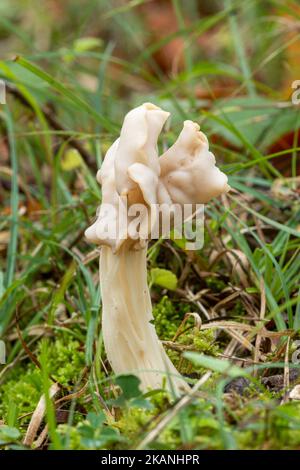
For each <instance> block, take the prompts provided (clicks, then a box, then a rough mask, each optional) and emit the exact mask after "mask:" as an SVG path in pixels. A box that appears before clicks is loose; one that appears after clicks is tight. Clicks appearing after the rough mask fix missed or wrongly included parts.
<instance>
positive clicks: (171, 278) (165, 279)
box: [150, 268, 177, 290]
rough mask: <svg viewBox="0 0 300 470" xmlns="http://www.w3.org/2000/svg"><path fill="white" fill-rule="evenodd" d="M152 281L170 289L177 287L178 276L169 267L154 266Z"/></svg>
mask: <svg viewBox="0 0 300 470" xmlns="http://www.w3.org/2000/svg"><path fill="white" fill-rule="evenodd" d="M150 277H151V283H152V284H156V285H158V286H161V287H165V288H166V289H169V290H175V289H176V287H177V277H176V276H175V274H174V273H172V272H171V271H169V270H168V269H161V268H153V269H151V272H150Z"/></svg>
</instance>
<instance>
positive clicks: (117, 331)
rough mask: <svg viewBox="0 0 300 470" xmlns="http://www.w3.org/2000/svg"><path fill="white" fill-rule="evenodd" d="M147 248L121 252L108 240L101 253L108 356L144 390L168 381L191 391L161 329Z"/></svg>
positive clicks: (116, 369)
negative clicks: (151, 288)
mask: <svg viewBox="0 0 300 470" xmlns="http://www.w3.org/2000/svg"><path fill="white" fill-rule="evenodd" d="M146 256H147V248H143V249H141V250H137V251H135V250H129V249H128V247H126V246H123V247H122V248H121V249H120V250H119V251H118V252H117V253H113V252H112V250H111V248H110V247H108V246H103V247H102V248H101V255H100V284H101V291H102V304H103V308H102V331H103V339H104V346H105V350H106V354H107V358H108V361H109V362H110V364H111V367H112V369H113V371H114V372H115V373H116V374H124V373H132V374H135V375H136V376H138V377H139V379H140V381H141V387H142V389H143V391H147V390H148V389H154V388H161V387H162V386H163V384H164V383H166V387H167V388H168V389H169V390H174V391H175V392H180V391H188V390H189V386H188V385H187V383H186V382H185V381H184V379H183V377H182V376H180V374H179V372H178V371H177V370H176V368H175V367H174V365H173V364H172V362H171V361H170V359H169V357H168V356H167V354H166V352H165V350H164V349H163V346H162V344H161V342H160V340H159V338H158V336H157V334H156V331H155V328H154V326H153V324H151V323H150V322H151V320H153V316H152V305H151V298H150V293H149V288H148V284H147V264H146V263H147V259H146Z"/></svg>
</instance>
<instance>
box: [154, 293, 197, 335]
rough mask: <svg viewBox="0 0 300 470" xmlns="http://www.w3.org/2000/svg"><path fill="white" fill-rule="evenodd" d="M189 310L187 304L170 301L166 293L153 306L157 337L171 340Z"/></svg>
mask: <svg viewBox="0 0 300 470" xmlns="http://www.w3.org/2000/svg"><path fill="white" fill-rule="evenodd" d="M188 311H189V305H187V304H183V303H175V302H172V301H171V300H170V299H169V298H168V297H167V296H166V295H165V296H164V297H163V298H162V299H161V300H160V302H158V303H157V304H156V305H154V307H153V317H154V324H155V329H156V332H157V334H158V337H159V338H160V339H163V340H171V339H172V338H173V337H174V336H175V333H176V331H177V329H178V327H179V325H180V323H181V322H182V320H183V318H184V315H185V314H186V313H187V312H188Z"/></svg>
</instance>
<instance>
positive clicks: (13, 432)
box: [0, 424, 21, 441]
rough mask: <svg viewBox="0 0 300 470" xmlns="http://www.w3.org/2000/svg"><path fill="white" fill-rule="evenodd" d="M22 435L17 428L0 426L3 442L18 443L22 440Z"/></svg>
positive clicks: (0, 435) (0, 437)
mask: <svg viewBox="0 0 300 470" xmlns="http://www.w3.org/2000/svg"><path fill="white" fill-rule="evenodd" d="M20 436H21V433H20V431H19V430H18V429H17V428H12V427H10V426H6V425H5V424H4V425H2V426H0V439H1V440H3V441H16V440H18V439H19V438H20Z"/></svg>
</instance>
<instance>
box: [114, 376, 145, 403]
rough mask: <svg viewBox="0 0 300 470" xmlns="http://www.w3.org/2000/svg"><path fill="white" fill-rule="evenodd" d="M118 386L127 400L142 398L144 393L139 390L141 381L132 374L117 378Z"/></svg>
mask: <svg viewBox="0 0 300 470" xmlns="http://www.w3.org/2000/svg"><path fill="white" fill-rule="evenodd" d="M116 384H117V385H119V387H120V388H121V389H122V392H123V397H124V398H125V399H126V400H130V399H131V398H136V397H140V396H141V394H142V392H141V390H140V389H139V386H140V379H139V378H138V377H136V376H135V375H132V374H127V375H125V374H124V375H119V376H118V377H117V378H116Z"/></svg>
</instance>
